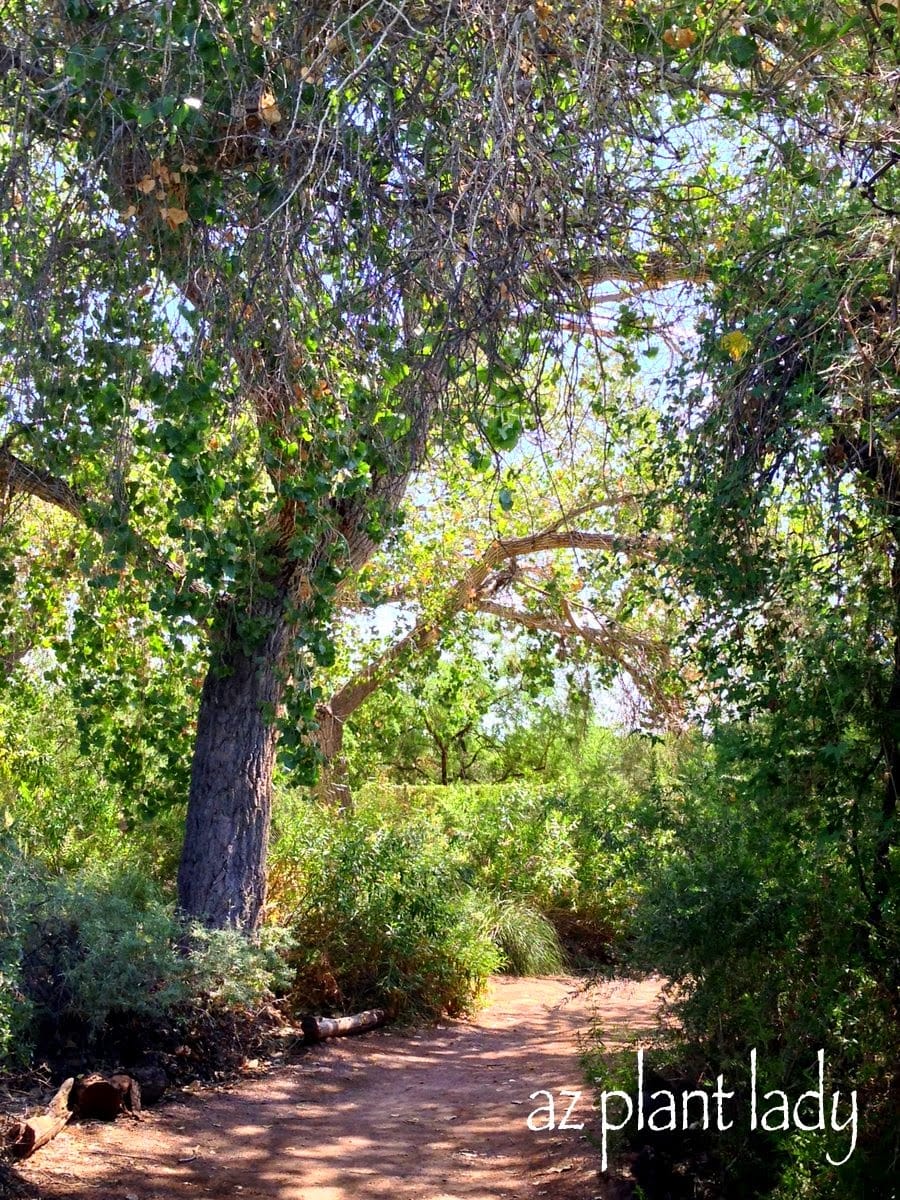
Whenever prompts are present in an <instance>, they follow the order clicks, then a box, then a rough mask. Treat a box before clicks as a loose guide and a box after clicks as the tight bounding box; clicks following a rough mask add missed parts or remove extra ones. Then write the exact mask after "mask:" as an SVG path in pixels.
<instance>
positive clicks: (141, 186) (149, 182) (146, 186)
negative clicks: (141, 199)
mask: <svg viewBox="0 0 900 1200" xmlns="http://www.w3.org/2000/svg"><path fill="white" fill-rule="evenodd" d="M155 187H156V180H155V179H154V178H153V176H152V175H145V176H144V178H143V179H139V180H138V182H137V190H138V191H139V192H143V193H144V195H145V196H149V195H150V193H151V192H152V191H153V189H154V188H155Z"/></svg>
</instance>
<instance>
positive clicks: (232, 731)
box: [178, 595, 289, 932]
mask: <svg viewBox="0 0 900 1200" xmlns="http://www.w3.org/2000/svg"><path fill="white" fill-rule="evenodd" d="M284 605H285V597H284V596H283V595H279V596H277V597H275V598H273V599H272V600H270V601H269V602H267V603H266V604H265V605H258V606H257V607H256V609H255V610H254V613H253V617H254V619H258V620H260V621H264V622H266V623H267V624H268V629H267V632H266V633H265V635H264V636H263V637H262V638H261V639H260V641H259V643H258V645H257V646H256V647H254V648H248V647H247V646H246V645H245V642H244V640H243V639H242V638H241V637H240V636H239V634H238V631H237V629H236V623H235V620H234V617H233V615H232V616H231V617H230V618H229V619H228V620H227V621H226V622H225V630H224V633H223V635H222V636H221V637H220V638H219V639H218V640H217V642H216V644H215V646H214V651H213V655H212V658H211V662H210V668H209V672H208V674H207V676H206V680H205V682H204V685H203V691H202V693H201V697H200V712H199V716H198V719H197V738H196V742H195V745H194V760H193V766H192V769H191V788H190V794H189V798H188V812H187V822H186V827H185V838H184V847H183V850H182V856H181V864H180V867H179V870H178V900H179V904H180V906H181V910H182V912H183V913H184V914H185V916H187V917H191V918H194V919H197V920H200V921H202V922H203V923H204V924H205V925H207V926H209V927H210V928H215V929H227V928H236V929H243V930H246V931H251V932H252V931H253V930H254V929H255V928H256V927H257V925H258V924H259V921H260V917H261V915H262V909H263V905H264V904H265V898H266V856H267V853H268V846H269V822H270V816H271V811H272V770H273V766H274V760H275V740H276V730H275V724H274V720H273V718H274V714H275V712H276V711H277V709H278V707H279V705H280V703H281V700H282V696H283V694H284V686H285V685H284V676H283V672H282V670H281V667H282V663H283V659H284V649H285V644H286V641H287V637H288V634H289V625H288V622H287V619H286V617H285V615H284Z"/></svg>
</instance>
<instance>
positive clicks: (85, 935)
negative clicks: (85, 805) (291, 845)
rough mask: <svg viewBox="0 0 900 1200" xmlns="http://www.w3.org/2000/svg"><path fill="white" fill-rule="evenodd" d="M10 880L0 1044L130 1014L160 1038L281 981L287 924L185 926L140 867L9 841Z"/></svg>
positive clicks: (7, 1046)
mask: <svg viewBox="0 0 900 1200" xmlns="http://www.w3.org/2000/svg"><path fill="white" fill-rule="evenodd" d="M0 886H2V889H3V895H4V901H5V903H4V912H3V914H2V918H0V976H2V979H3V983H4V988H3V991H2V992H0V1056H2V1055H4V1054H5V1055H6V1056H7V1057H8V1058H13V1057H17V1058H19V1059H25V1058H26V1057H27V1053H28V1050H29V1047H30V1045H34V1044H36V1045H38V1046H40V1048H41V1050H42V1051H44V1052H49V1053H51V1054H53V1053H58V1052H59V1051H60V1050H61V1049H62V1048H63V1047H65V1046H67V1045H69V1046H73V1045H74V1046H76V1047H79V1046H91V1045H93V1046H96V1045H98V1044H99V1043H100V1042H101V1040H102V1039H106V1038H108V1037H109V1036H110V1034H111V1031H114V1030H116V1029H121V1028H123V1027H126V1026H130V1027H132V1028H134V1027H138V1028H142V1029H143V1031H144V1033H145V1035H146V1037H147V1039H148V1040H150V1039H151V1037H152V1030H153V1028H154V1027H155V1026H159V1025H162V1024H164V1023H165V1022H167V1021H169V1020H171V1019H172V1018H173V1017H174V1016H176V1015H178V1014H184V1013H186V1012H187V1011H188V1010H190V1009H191V1008H192V1007H194V1008H196V1007H197V1006H198V1005H203V1006H207V1007H218V1008H223V1009H224V1008H229V1007H231V1008H252V1007H253V1006H254V1005H256V1004H258V1003H259V1002H260V1001H261V1000H262V999H263V998H265V997H266V996H267V995H268V994H269V993H270V991H271V990H272V989H274V988H277V987H278V986H279V985H280V984H282V983H283V975H284V971H285V964H284V960H283V957H281V954H280V951H282V950H283V949H284V947H285V945H286V939H285V936H284V934H283V933H282V932H281V931H277V930H270V931H267V934H266V936H265V938H264V939H263V940H262V941H261V943H260V944H258V945H254V944H251V943H250V942H248V941H247V940H246V939H244V938H242V937H240V936H239V935H237V934H234V933H231V932H228V931H215V932H210V931H208V930H203V929H199V928H197V927H191V928H189V929H185V928H184V927H183V926H182V925H181V923H180V922H179V921H178V920H177V919H176V916H175V914H174V911H173V909H172V906H171V905H169V904H167V903H166V902H165V901H164V899H163V898H162V896H161V894H160V892H159V890H158V888H157V887H156V886H155V885H154V884H153V883H152V882H151V881H148V879H147V878H146V877H145V876H143V875H141V874H139V873H138V872H137V871H135V870H134V869H128V868H118V869H109V870H107V871H100V870H98V869H93V870H85V871H82V872H79V873H77V874H74V875H69V876H60V875H53V874H51V873H50V872H48V871H47V870H46V869H45V868H42V867H40V866H38V865H36V864H34V863H29V864H27V863H26V861H25V860H24V859H23V858H22V856H21V855H20V854H19V853H18V852H17V851H16V850H15V849H13V848H11V847H7V848H6V849H5V850H4V851H3V852H2V853H0Z"/></svg>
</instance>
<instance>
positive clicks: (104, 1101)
mask: <svg viewBox="0 0 900 1200" xmlns="http://www.w3.org/2000/svg"><path fill="white" fill-rule="evenodd" d="M69 1105H70V1107H71V1108H72V1109H73V1110H74V1111H75V1112H76V1113H77V1114H78V1116H79V1117H89V1118H90V1117H92V1118H94V1120H97V1121H114V1120H115V1119H116V1117H117V1116H119V1114H120V1113H123V1112H129V1113H139V1112H140V1111H141V1086H140V1084H139V1083H138V1082H137V1080H136V1079H132V1078H131V1076H130V1075H110V1076H109V1078H107V1077H106V1076H105V1075H86V1076H85V1077H84V1078H83V1079H79V1080H77V1082H76V1083H75V1086H74V1087H73V1089H72V1095H71V1098H70V1100H69Z"/></svg>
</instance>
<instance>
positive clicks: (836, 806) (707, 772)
mask: <svg viewBox="0 0 900 1200" xmlns="http://www.w3.org/2000/svg"><path fill="white" fill-rule="evenodd" d="M783 722H784V723H783ZM816 732H818V729H817V728H816ZM848 745H852V741H851V738H850V731H848ZM831 746H832V743H830V742H828V743H827V744H826V745H825V747H824V750H821V751H820V750H817V749H816V744H815V739H814V737H813V736H812V735H811V734H810V733H809V732H808V731H807V732H806V734H805V736H801V735H800V731H798V729H797V728H796V727H793V726H789V725H788V724H787V723H786V721H785V719H784V718H781V719H780V720H779V721H776V722H772V721H765V720H761V721H759V722H758V723H756V724H755V725H751V724H746V725H743V726H739V727H734V728H731V729H727V728H726V729H722V730H720V731H719V733H718V734H717V737H716V739H715V741H714V742H713V744H712V745H711V746H710V747H709V749H708V752H707V753H706V754H705V755H702V756H700V755H697V756H695V758H694V760H693V762H692V763H691V764H690V770H688V771H686V772H685V774H684V777H683V779H682V781H681V786H680V788H677V789H676V791H677V793H678V794H677V796H676V797H674V798H673V799H674V802H673V803H672V805H671V808H670V821H671V829H672V834H673V839H672V841H671V842H670V843H669V846H668V850H667V854H666V856H665V858H664V859H663V860H661V861H660V862H659V864H658V866H657V869H656V870H655V872H654V873H653V876H652V878H651V879H650V880H649V881H648V885H647V887H646V888H645V889H644V891H643V893H642V894H641V896H640V898H639V902H638V905H637V909H636V913H635V939H634V942H633V947H632V953H631V961H632V962H633V963H634V964H635V965H636V966H637V967H639V968H642V969H653V970H657V971H661V972H662V973H663V974H665V975H666V976H667V977H668V978H669V979H670V980H671V981H673V982H674V983H675V984H677V985H678V990H679V992H680V995H681V999H680V1002H679V1004H678V1014H679V1017H680V1024H681V1030H682V1036H683V1037H686V1038H687V1039H688V1041H689V1042H690V1043H691V1044H692V1047H693V1050H692V1053H693V1054H694V1055H695V1057H696V1056H697V1055H698V1054H699V1056H700V1059H701V1061H704V1062H705V1064H706V1073H707V1075H708V1076H709V1077H713V1076H715V1075H716V1074H718V1073H719V1072H720V1071H724V1072H725V1073H726V1074H727V1075H728V1076H729V1077H730V1078H731V1079H735V1078H738V1079H741V1078H743V1079H746V1074H747V1061H748V1055H749V1051H750V1050H751V1049H754V1048H755V1049H756V1050H757V1051H758V1054H759V1063H760V1072H761V1075H762V1076H767V1077H768V1078H769V1079H770V1081H771V1082H769V1083H768V1084H766V1086H772V1087H779V1088H786V1089H787V1090H788V1091H790V1092H791V1093H792V1094H795V1095H796V1094H799V1093H801V1092H803V1091H805V1090H807V1089H808V1088H810V1087H812V1086H815V1079H814V1078H813V1075H814V1070H815V1056H816V1052H817V1050H818V1049H824V1050H825V1052H826V1060H827V1063H828V1070H829V1075H830V1079H831V1082H830V1085H829V1086H830V1087H834V1088H840V1089H841V1090H842V1091H844V1092H845V1094H846V1092H847V1091H848V1090H850V1089H852V1088H856V1089H858V1090H859V1094H860V1108H861V1111H862V1112H863V1113H864V1114H865V1127H864V1132H863V1133H861V1136H860V1142H859V1145H858V1147H857V1149H856V1151H855V1153H854V1155H853V1157H852V1158H851V1160H850V1161H849V1162H848V1163H847V1164H845V1165H844V1166H842V1167H840V1168H834V1167H831V1166H830V1165H829V1164H828V1163H827V1162H826V1161H825V1150H826V1149H827V1148H828V1145H827V1138H826V1137H824V1136H818V1135H817V1136H816V1137H813V1138H810V1137H805V1138H804V1137H802V1136H798V1134H797V1133H796V1131H791V1132H788V1133H779V1134H773V1135H771V1136H770V1137H769V1139H768V1142H769V1144H768V1145H766V1146H765V1147H763V1146H762V1144H761V1141H758V1142H756V1143H753V1144H748V1145H740V1146H735V1147H733V1149H734V1152H735V1155H736V1159H735V1161H736V1163H737V1166H736V1168H733V1169H735V1170H737V1171H739V1172H740V1178H741V1179H745V1180H746V1179H749V1178H750V1176H751V1172H752V1170H753V1169H754V1164H753V1159H754V1155H755V1156H756V1157H757V1158H759V1157H760V1156H762V1155H763V1154H765V1155H767V1156H769V1157H771V1156H772V1155H773V1154H774V1155H777V1156H779V1158H780V1161H782V1163H783V1164H784V1169H783V1174H782V1177H781V1180H780V1183H779V1184H778V1187H777V1189H776V1191H775V1192H773V1193H772V1194H773V1195H777V1196H780V1197H785V1198H788V1197H790V1198H798V1197H807V1196H809V1197H812V1196H815V1197H823V1198H824V1197H832V1196H834V1197H837V1196H839V1195H840V1196H856V1197H864V1196H868V1195H876V1194H883V1195H888V1194H890V1191H889V1184H890V1180H891V1178H892V1171H893V1170H894V1164H895V1162H896V1156H897V1154H898V1152H900V1142H898V1138H897V1130H896V1123H895V1121H894V1119H893V1117H892V1116H891V1113H892V1112H895V1111H896V1106H897V1103H898V1099H900V1091H898V1083H897V1076H896V1071H895V1069H894V1066H893V1065H892V1064H895V1063H896V1061H897V1058H898V1055H900V1036H898V1030H900V1025H898V1022H897V1014H898V1008H897V1004H898V1002H897V991H896V963H897V962H898V961H900V942H898V928H900V927H898V925H897V923H896V921H894V922H893V923H892V924H889V923H887V922H886V921H884V920H883V917H882V915H881V914H886V913H893V914H896V895H895V894H894V895H892V894H887V895H886V896H885V897H884V904H883V906H882V910H881V913H879V912H878V911H877V910H875V909H874V907H873V903H872V896H873V892H872V887H871V884H869V883H868V882H867V880H866V870H867V869H870V868H867V867H866V866H864V865H863V864H866V863H871V861H872V859H873V858H874V852H875V847H876V846H877V844H878V837H879V829H880V824H879V813H880V803H881V798H880V796H879V795H878V792H877V788H876V787H875V786H867V785H866V783H865V782H861V781H865V779H866V776H865V773H864V772H865V767H866V763H865V759H863V758H862V755H860V761H854V754H853V752H852V751H848V753H847V755H846V756H845V760H842V761H841V762H840V763H839V762H836V761H835V760H834V756H833V754H831V753H830V750H831ZM761 1086H762V1084H761ZM751 1143H752V1139H751ZM846 1149H847V1146H846V1137H845V1138H844V1142H843V1143H842V1144H841V1145H840V1146H838V1145H835V1146H833V1147H831V1148H830V1152H831V1153H832V1155H833V1156H840V1155H841V1154H844V1153H846ZM748 1189H749V1185H748ZM747 1194H748V1195H751V1194H755V1193H753V1192H751V1191H750V1190H748V1192H747ZM766 1194H768V1192H767V1193H766Z"/></svg>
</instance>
